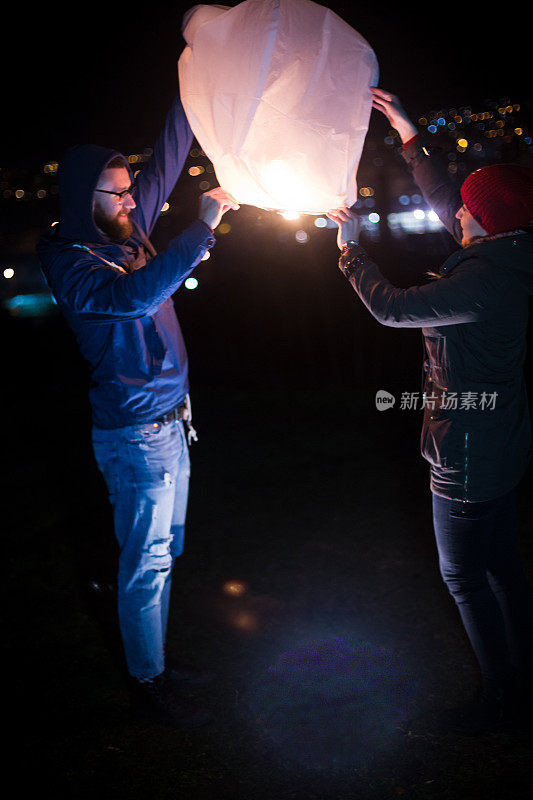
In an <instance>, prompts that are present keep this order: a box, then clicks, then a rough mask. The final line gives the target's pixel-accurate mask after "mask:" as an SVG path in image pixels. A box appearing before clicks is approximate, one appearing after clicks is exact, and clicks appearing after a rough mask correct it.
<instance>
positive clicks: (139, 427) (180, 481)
mask: <svg viewBox="0 0 533 800" xmlns="http://www.w3.org/2000/svg"><path fill="white" fill-rule="evenodd" d="M192 138H193V137H192V132H191V129H190V127H189V124H188V122H187V119H186V116H185V113H184V110H183V107H182V105H181V101H180V99H179V96H178V97H177V98H176V100H175V102H174V104H173V106H172V108H171V110H170V112H169V114H168V116H167V119H166V122H165V125H164V127H163V130H162V132H161V134H160V136H159V139H158V140H157V142H156V144H155V147H154V151H153V155H152V156H151V158H150V160H149V161H148V162H147V164H146V166H145V167H144V168H143V169H142V170H141V171H140V173H139V174H138V176H137V178H136V180H135V182H134V181H133V177H132V174H131V171H130V168H129V165H128V161H127V159H126V158H125V157H124V156H123V155H122V154H121V153H119V152H117V151H115V150H110V149H107V148H104V147H100V146H96V145H81V146H76V147H73V148H71V149H70V150H69V151H67V153H66V155H65V158H64V159H63V161H62V164H61V166H60V172H59V196H60V202H61V215H60V222H59V225H57V226H55V227H53V228H52V230H51V231H50V232H49V233H48V234H46V235H45V236H44V237H43V238H42V239H41V241H40V243H39V246H38V252H39V257H40V259H41V264H42V269H43V272H44V274H45V277H46V280H47V282H48V284H49V286H50V289H51V291H52V292H53V294H54V296H55V298H56V300H57V303H58V305H59V307H60V309H61V311H62V312H63V314H64V315H65V317H66V319H67V322H68V324H69V325H70V327H71V328H72V330H73V331H74V333H75V335H76V338H77V340H78V343H79V346H80V350H81V352H82V355H83V356H84V357H85V358H86V359H87V361H88V362H89V365H90V371H91V388H90V401H91V406H92V418H93V425H94V427H93V446H94V452H95V456H96V460H97V462H98V465H99V468H100V470H101V471H102V473H103V475H104V478H105V480H106V483H107V486H108V489H109V494H110V500H111V503H112V505H113V509H114V522H115V533H116V536H117V539H118V542H119V546H120V559H119V570H118V610H119V620H120V628H121V634H122V639H123V644H124V649H125V655H126V662H127V666H128V671H129V673H130V676H131V685H132V691H133V696H134V698H135V701H136V703H137V702H138V704H139V706H140V707H141V708H142V709H143V710H146V711H148V712H149V713H150V714H152V713H153V714H155V715H156V716H157V717H163V718H164V719H166V720H170V721H172V722H173V723H177V724H180V725H184V726H189V725H191V726H194V725H199V724H202V723H203V722H205V721H207V719H208V715H207V713H204V712H202V711H200V710H195V709H186V708H184V707H183V706H181V707H180V706H179V705H178V704H177V703H176V700H175V696H174V693H173V690H172V688H171V687H172V681H171V680H170V679H169V674H168V670H167V671H166V670H165V652H164V647H165V636H166V625H167V615H168V605H169V596H170V581H171V570H172V564H173V561H174V559H175V558H176V557H177V556H179V555H180V553H181V552H182V549H183V538H184V521H185V511H186V506H187V493H188V482H189V457H188V448H187V439H186V436H185V431H184V428H183V420H184V419H185V420H187V417H188V416H189V417H190V414H189V413H188V409H189V408H190V405H189V404H188V377H187V353H186V350H185V345H184V342H183V338H182V334H181V331H180V327H179V323H178V320H177V318H176V314H175V311H174V306H173V303H172V299H171V295H172V294H173V292H175V291H176V289H177V288H178V287H179V286H180V285H181V284H182V283H183V281H184V280H185V279H186V278H187V276H188V275H189V274H190V273H191V271H192V270H193V269H194V267H195V266H196V264H198V263H199V261H201V259H202V258H203V256H204V255H205V253H206V252H207V251H208V250H209V248H211V247H212V246H213V245H214V243H215V239H214V234H213V231H214V229H215V228H216V227H217V225H218V224H219V222H220V219H221V217H222V215H223V214H224V213H225V212H226V211H228V210H229V209H230V208H232V209H237V208H238V205H237V204H236V203H235V201H234V200H233V198H232V197H231V196H230V195H228V194H227V193H226V192H224V191H223V190H222V189H221V188H217V189H213V190H211V191H209V192H206V193H205V194H203V195H202V196H201V198H200V203H199V214H198V219H197V220H195V221H194V222H193V223H192V224H191V225H190V226H189V227H188V228H187V229H186V230H185V231H184V232H183V233H182V234H181V235H180V236H177V237H176V238H174V239H172V241H171V242H170V243H169V245H168V248H167V250H166V251H165V252H164V253H160V254H156V251H155V250H154V248H153V246H152V245H151V243H150V241H149V238H148V237H149V236H150V234H151V232H152V230H153V227H154V225H155V223H156V221H157V219H158V217H159V214H160V212H161V208H162V206H163V204H164V203H165V201H166V200H167V198H168V197H169V195H170V193H171V191H172V189H173V188H174V185H175V183H176V180H177V178H178V176H179V174H180V172H181V169H182V167H183V164H184V162H185V159H186V157H187V154H188V152H189V149H190V145H191V142H192ZM188 422H189V423H190V419H189V420H188ZM172 675H173V677H174V678H178V679H179V678H181V679H182V681H183V682H185V681H192V680H194V677H193V676H191V675H189V674H185V673H184V672H183V671H182V673H181V674H179V673H176V672H174V673H172ZM175 683H176V681H174V685H175Z"/></svg>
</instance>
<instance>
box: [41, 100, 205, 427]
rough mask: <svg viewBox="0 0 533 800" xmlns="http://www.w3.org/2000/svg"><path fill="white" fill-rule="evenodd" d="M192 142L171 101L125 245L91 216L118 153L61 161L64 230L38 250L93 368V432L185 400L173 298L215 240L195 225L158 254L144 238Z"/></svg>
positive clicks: (81, 151)
mask: <svg viewBox="0 0 533 800" xmlns="http://www.w3.org/2000/svg"><path fill="white" fill-rule="evenodd" d="M191 142H192V132H191V129H190V127H189V124H188V122H187V118H186V116H185V113H184V111H183V107H182V105H181V102H180V100H179V98H177V99H176V101H175V102H174V104H173V106H172V108H171V110H170V112H169V114H168V116H167V118H166V122H165V125H164V128H163V131H162V133H161V134H160V136H159V138H158V140H157V142H156V144H155V146H154V151H153V154H152V156H151V157H150V159H149V161H148V162H147V164H146V166H145V167H144V168H143V169H142V170H141V171H140V173H139V175H138V176H137V178H136V180H135V189H134V192H133V197H134V199H135V202H136V204H137V205H136V208H135V209H134V210H133V211H132V212H131V215H130V219H131V220H132V223H133V233H132V235H131V236H130V237H129V238H128V239H126V240H123V241H110V240H109V239H108V238H107V237H106V236H104V235H103V234H101V233H100V232H99V230H98V228H97V227H96V226H95V224H94V220H93V216H92V197H93V192H94V188H95V186H96V183H97V181H98V178H99V175H100V173H101V172H102V170H103V169H104V168H105V167H106V166H107V164H108V163H109V162H110V161H111V160H112V159H113V158H114V157H116V156H120V155H121V154H120V153H117V151H115V150H109V149H107V148H103V147H99V146H96V145H81V146H77V147H74V148H71V149H70V150H69V151H68V152H67V154H66V155H65V158H64V160H63V161H62V163H61V167H60V173H59V193H60V201H61V215H60V223H59V225H56V226H55V227H53V228H52V229H51V231H50V232H49V233H47V234H46V235H45V236H43V237H42V239H41V240H40V242H39V245H38V248H37V249H38V254H39V258H40V260H41V266H42V270H43V273H44V275H45V278H46V280H47V282H48V285H49V286H50V289H51V291H52V293H53V295H54V297H55V299H56V300H57V303H58V305H59V307H60V309H61V311H62V312H63V314H64V315H65V317H66V319H67V322H68V324H69V325H70V327H71V328H72V330H73V331H74V334H75V335H76V338H77V340H78V343H79V346H80V350H81V352H82V355H83V356H84V357H85V358H86V359H87V361H88V362H89V365H90V371H91V388H90V400H91V405H92V414H93V422H94V424H95V425H96V426H97V427H98V428H120V427H124V426H126V425H131V424H134V423H141V422H149V421H151V420H153V419H155V418H156V417H158V416H160V415H161V414H164V413H166V412H167V411H169V410H170V409H172V408H174V406H176V405H177V404H179V403H180V402H181V401H183V400H184V398H185V397H186V395H187V392H188V388H189V384H188V370H187V367H188V365H187V353H186V350H185V344H184V342H183V337H182V334H181V330H180V327H179V323H178V320H177V318H176V314H175V311H174V305H173V303H172V299H171V295H172V294H173V292H175V291H176V289H177V288H178V287H179V286H180V285H181V283H182V282H183V281H184V280H185V278H186V277H187V276H188V275H189V274H190V272H191V271H192V269H193V268H194V267H195V266H196V264H198V262H199V261H200V260H201V259H202V257H203V256H204V254H205V252H206V250H207V249H208V248H210V247H212V246H213V244H214V242H215V240H214V238H213V232H212V230H211V228H209V226H208V225H206V224H205V223H204V222H201V221H200V220H196V221H195V222H193V223H192V225H190V226H189V227H188V228H187V229H186V230H185V231H184V232H183V233H182V234H181V235H180V236H177V237H176V238H175V239H173V240H172V241H171V242H170V244H169V246H168V248H167V250H166V251H165V252H164V253H161V254H159V255H158V254H156V251H155V250H154V248H153V246H152V245H151V243H150V242H149V240H148V237H149V236H150V234H151V232H152V229H153V227H154V225H155V223H156V221H157V219H158V217H159V214H160V213H161V208H162V206H163V205H164V203H165V202H166V200H167V198H168V196H169V195H170V193H171V191H172V189H173V188H174V185H175V183H176V180H177V179H178V177H179V174H180V172H181V169H182V167H183V164H184V162H185V159H186V157H187V155H188V152H189V148H190V146H191ZM122 158H124V156H122ZM124 161H125V165H126V166H127V167H128V169H129V165H128V162H127V160H126V159H124ZM130 174H131V173H130Z"/></svg>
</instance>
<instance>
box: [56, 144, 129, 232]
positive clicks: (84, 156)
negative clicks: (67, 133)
mask: <svg viewBox="0 0 533 800" xmlns="http://www.w3.org/2000/svg"><path fill="white" fill-rule="evenodd" d="M117 156H118V157H120V158H122V159H123V161H124V166H125V167H126V168H127V170H128V172H129V173H130V177H131V169H130V166H129V164H128V161H127V159H126V158H125V157H124V156H123V155H122V153H119V152H118V151H117V150H111V149H110V148H108V147H101V146H100V145H97V144H82V145H75V146H74V147H71V148H70V149H69V150H67V151H66V153H65V155H64V156H63V159H62V161H61V163H60V166H59V176H58V178H59V201H60V222H59V235H60V236H61V238H65V239H75V240H76V241H82V242H95V243H96V242H106V241H107V239H106V237H105V236H103V234H101V233H100V231H99V230H98V228H97V227H96V225H95V224H94V219H93V212H92V205H93V194H94V189H95V187H96V184H97V183H98V179H99V177H100V174H101V173H102V171H103V170H104V169H105V168H106V167H107V165H108V164H109V162H110V161H112V160H113V159H114V158H116V157H117Z"/></svg>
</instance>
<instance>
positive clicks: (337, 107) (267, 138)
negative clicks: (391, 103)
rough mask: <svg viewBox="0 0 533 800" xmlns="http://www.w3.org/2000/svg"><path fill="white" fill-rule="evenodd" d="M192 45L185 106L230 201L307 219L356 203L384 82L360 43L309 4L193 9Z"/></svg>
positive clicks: (260, 2)
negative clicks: (375, 101) (375, 97)
mask: <svg viewBox="0 0 533 800" xmlns="http://www.w3.org/2000/svg"><path fill="white" fill-rule="evenodd" d="M183 35H184V37H185V40H186V42H187V47H186V48H185V49H184V51H183V53H182V54H181V56H180V59H179V62H178V67H179V79H180V91H181V98H182V102H183V106H184V108H185V112H186V114H187V117H188V119H189V123H190V125H191V128H192V130H193V132H194V135H195V136H196V139H197V140H198V142H199V144H200V145H201V147H202V148H203V150H204V152H205V153H206V155H207V156H208V157H209V158H210V159H211V161H212V162H213V165H214V168H215V172H216V176H217V178H218V181H219V183H220V185H221V186H222V187H223V188H224V189H226V190H227V191H228V192H230V193H231V194H232V195H234V197H235V199H236V200H237V201H238V202H239V203H247V204H250V205H254V206H258V207H260V208H267V209H277V210H284V211H285V210H289V211H299V212H303V213H310V214H318V213H321V212H324V211H327V210H329V209H330V208H335V207H337V206H339V205H341V204H343V203H346V204H347V205H348V206H351V205H352V204H353V203H354V202H355V200H356V198H357V185H356V173H357V167H358V165H359V159H360V157H361V151H362V148H363V143H364V139H365V136H366V133H367V130H368V121H369V118H370V112H371V107H372V97H371V92H370V90H369V87H370V86H375V85H377V81H378V65H377V60H376V56H375V54H374V52H373V50H372V48H371V47H370V45H369V44H368V42H367V41H366V40H365V39H364V38H363V37H362V36H361V35H360V34H358V33H357V32H356V31H355V30H353V28H351V27H350V26H349V25H347V24H346V23H345V22H344V21H343V20H342V19H341V18H340V17H338V16H337V15H336V14H334V13H333V12H332V11H330V10H329V9H327V8H325V7H324V6H320V5H318V4H316V3H313V2H310V0H245V2H243V3H240V4H239V5H237V6H235V7H233V8H228V7H226V6H220V5H211V6H209V5H198V6H194V7H193V8H191V9H190V11H189V12H187V14H186V15H185V16H184V19H183Z"/></svg>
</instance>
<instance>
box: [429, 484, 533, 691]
mask: <svg viewBox="0 0 533 800" xmlns="http://www.w3.org/2000/svg"><path fill="white" fill-rule="evenodd" d="M433 523H434V528H435V537H436V541H437V549H438V552H439V565H440V571H441V575H442V577H443V579H444V582H445V583H446V585H447V587H448V590H449V592H450V594H451V595H452V597H453V599H454V600H455V602H456V604H457V607H458V610H459V613H460V615H461V619H462V622H463V625H464V628H465V630H466V633H467V635H468V638H469V640H470V643H471V645H472V648H473V650H474V653H475V655H476V658H477V660H478V663H479V666H480V668H481V676H482V681H483V686H484V689H485V691H487V692H489V693H490V692H492V691H497V692H501V691H505V690H506V689H508V688H511V687H513V686H515V685H516V682H517V679H518V682H520V681H521V680H522V679H523V678H524V677H526V676H527V670H528V668H529V667H530V666H531V648H532V611H533V594H532V591H531V587H530V586H529V584H528V582H527V579H526V576H525V574H524V569H523V566H522V560H521V557H520V553H519V549H518V506H517V490H516V489H514V490H513V491H511V492H509V493H508V494H506V495H504V496H503V497H498V498H496V499H495V500H487V501H484V502H477V503H465V502H462V501H460V500H449V499H447V498H445V497H440V496H439V495H436V494H434V495H433Z"/></svg>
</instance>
